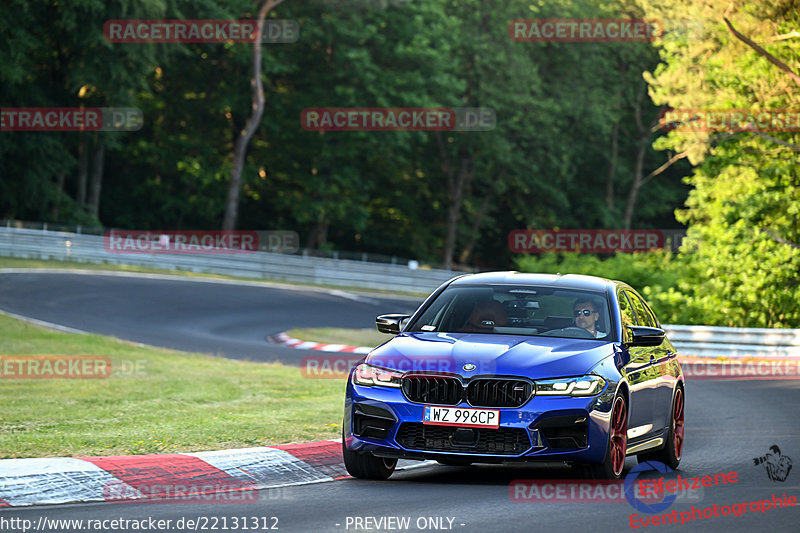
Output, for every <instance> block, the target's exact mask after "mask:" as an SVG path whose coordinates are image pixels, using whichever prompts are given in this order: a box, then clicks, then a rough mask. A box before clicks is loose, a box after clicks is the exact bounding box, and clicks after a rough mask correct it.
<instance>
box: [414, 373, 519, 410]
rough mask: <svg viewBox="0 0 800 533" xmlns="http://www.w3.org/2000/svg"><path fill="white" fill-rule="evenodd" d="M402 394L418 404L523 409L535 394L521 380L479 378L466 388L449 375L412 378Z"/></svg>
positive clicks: (416, 376)
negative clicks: (462, 403) (521, 407)
mask: <svg viewBox="0 0 800 533" xmlns="http://www.w3.org/2000/svg"><path fill="white" fill-rule="evenodd" d="M403 393H404V394H405V396H406V398H408V399H409V400H410V401H412V402H416V403H431V404H437V405H458V404H460V403H461V402H462V401H464V400H467V402H468V403H469V404H470V405H471V406H473V407H520V406H521V405H523V404H524V403H525V402H527V401H528V400H529V399H530V397H531V394H533V384H531V382H529V381H525V380H520V379H502V378H478V379H473V380H472V381H470V383H469V385H468V386H467V388H466V391H465V389H464V385H462V383H461V380H459V379H458V378H455V377H449V376H425V375H416V374H415V375H411V376H406V377H404V378H403Z"/></svg>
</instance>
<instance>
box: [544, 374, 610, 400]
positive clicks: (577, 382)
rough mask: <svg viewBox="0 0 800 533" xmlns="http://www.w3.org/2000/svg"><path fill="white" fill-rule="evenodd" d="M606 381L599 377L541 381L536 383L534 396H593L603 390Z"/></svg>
mask: <svg viewBox="0 0 800 533" xmlns="http://www.w3.org/2000/svg"><path fill="white" fill-rule="evenodd" d="M605 386H606V380H604V379H603V378H601V377H600V376H580V377H576V378H559V379H543V380H539V381H537V382H536V395H537V396H538V395H540V394H541V395H544V396H594V395H595V394H597V393H599V392H600V391H602V390H603V388H604V387H605Z"/></svg>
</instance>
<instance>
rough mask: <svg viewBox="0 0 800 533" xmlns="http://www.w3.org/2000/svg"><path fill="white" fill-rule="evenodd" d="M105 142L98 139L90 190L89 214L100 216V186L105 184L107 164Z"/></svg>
mask: <svg viewBox="0 0 800 533" xmlns="http://www.w3.org/2000/svg"><path fill="white" fill-rule="evenodd" d="M105 152H106V149H105V144H103V141H102V140H101V139H97V146H96V147H95V149H94V157H93V161H92V182H91V185H90V190H89V206H88V207H89V209H88V211H89V214H90V215H92V216H95V217H96V216H98V213H99V212H100V188H101V187H102V185H103V165H104V164H105Z"/></svg>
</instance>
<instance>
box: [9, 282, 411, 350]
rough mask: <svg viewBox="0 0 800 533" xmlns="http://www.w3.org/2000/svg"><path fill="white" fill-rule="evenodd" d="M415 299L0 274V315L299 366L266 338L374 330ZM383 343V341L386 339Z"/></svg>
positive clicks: (226, 285) (251, 286)
mask: <svg viewBox="0 0 800 533" xmlns="http://www.w3.org/2000/svg"><path fill="white" fill-rule="evenodd" d="M419 303H420V301H419V300H414V299H409V298H394V297H385V296H363V295H359V294H353V293H348V292H344V291H336V290H318V289H293V288H283V287H274V286H263V285H258V284H240V283H235V282H234V283H224V282H215V281H209V280H199V279H196V278H181V277H176V278H175V279H163V277H152V276H147V277H145V276H142V275H88V274H77V273H66V272H65V273H44V272H42V273H0V310H3V311H8V312H11V313H15V314H18V315H23V316H26V317H30V318H35V319H38V320H44V321H46V322H51V323H54V324H59V325H62V326H67V327H71V328H75V329H79V330H83V331H89V332H92V333H100V334H102V335H110V336H113V337H118V338H120V339H125V340H129V341H133V342H141V343H144V344H150V345H153V346H162V347H165V348H173V349H176V350H184V351H191V352H200V353H211V354H217V355H223V356H225V357H230V358H235V359H250V360H256V361H282V362H284V363H289V364H299V362H300V359H301V358H302V357H303V355H305V352H303V351H301V350H294V349H291V348H286V347H284V346H280V345H276V344H271V343H269V342H268V337H269V336H270V335H274V334H276V333H279V332H281V331H286V330H288V329H291V328H295V327H324V326H329V327H347V328H374V327H375V317H376V316H377V315H379V314H384V313H402V312H409V313H410V312H413V310H414V309H416V307H417V306H418V305H419ZM388 338H389V337H388V336H387V340H388Z"/></svg>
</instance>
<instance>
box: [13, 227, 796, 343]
mask: <svg viewBox="0 0 800 533" xmlns="http://www.w3.org/2000/svg"><path fill="white" fill-rule="evenodd" d="M0 256H6V257H19V258H25V259H50V260H58V261H76V262H81V263H95V264H103V263H108V264H117V265H123V264H124V265H134V266H143V267H151V268H161V269H166V270H185V271H190V272H202V273H209V274H225V275H230V276H238V277H243V278H256V279H269V280H276V281H289V282H300V283H314V284H320V285H331V286H340V287H360V288H365V289H387V288H390V289H396V290H402V291H410V292H419V293H424V294H427V293H429V292H431V291H432V290H433V289H435V288H436V287H438V286H439V285H440V284H442V283H444V282H445V281H447V280H448V279H450V278H452V277H454V276H456V275H458V274H459V272H454V271H449V270H436V269H419V270H412V269H410V268H408V267H406V266H401V265H392V264H386V263H367V262H362V261H352V260H346V259H327V258H320V257H304V256H299V255H287V254H277V253H269V252H253V253H247V254H191V255H187V254H136V255H132V254H124V255H121V254H112V253H109V252H107V251H106V250H105V248H104V247H103V237H102V236H100V235H86V234H77V233H70V232H64V231H47V230H33V229H19V228H7V227H0ZM664 329H665V330H666V331H667V335H668V336H669V339H670V341H672V343H673V344H674V345H675V348H676V349H677V350H678V352H679V353H680V354H682V355H698V356H701V357H720V356H723V357H729V358H742V357H762V358H763V357H776V358H786V357H798V358H800V329H767V328H726V327H717V326H680V325H670V324H664Z"/></svg>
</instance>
